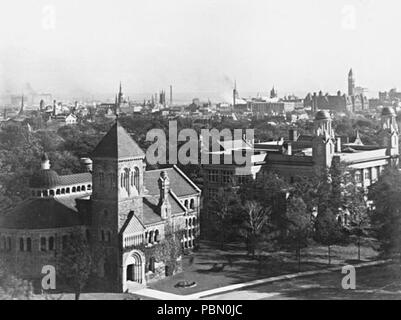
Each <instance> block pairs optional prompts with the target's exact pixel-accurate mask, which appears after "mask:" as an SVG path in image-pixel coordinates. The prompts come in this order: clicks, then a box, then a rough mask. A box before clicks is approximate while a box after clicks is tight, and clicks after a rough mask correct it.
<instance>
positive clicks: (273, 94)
mask: <svg viewBox="0 0 401 320" xmlns="http://www.w3.org/2000/svg"><path fill="white" fill-rule="evenodd" d="M274 98H277V91H276V89H274V86H273V88H272V89H271V90H270V99H274Z"/></svg>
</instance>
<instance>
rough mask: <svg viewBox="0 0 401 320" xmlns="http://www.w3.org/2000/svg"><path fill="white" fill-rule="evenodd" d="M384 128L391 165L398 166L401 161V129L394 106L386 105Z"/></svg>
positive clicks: (382, 115)
mask: <svg viewBox="0 0 401 320" xmlns="http://www.w3.org/2000/svg"><path fill="white" fill-rule="evenodd" d="M381 125H382V130H383V131H384V132H385V135H384V141H383V143H384V146H386V148H387V151H386V153H387V155H388V156H390V159H391V165H392V166H398V163H399V154H400V152H399V145H398V141H399V137H398V135H399V131H398V124H397V119H396V114H395V112H394V109H393V108H392V107H384V108H383V110H382V114H381Z"/></svg>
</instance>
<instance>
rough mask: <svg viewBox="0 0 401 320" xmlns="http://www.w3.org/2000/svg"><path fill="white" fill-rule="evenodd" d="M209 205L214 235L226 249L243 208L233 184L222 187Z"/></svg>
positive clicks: (222, 247)
mask: <svg viewBox="0 0 401 320" xmlns="http://www.w3.org/2000/svg"><path fill="white" fill-rule="evenodd" d="M208 206H209V208H208V213H209V222H211V225H212V228H213V231H214V236H215V237H216V238H217V240H218V241H219V243H220V247H221V249H224V246H225V244H226V242H227V240H228V238H229V236H230V235H231V234H233V231H234V229H235V228H234V226H235V225H236V224H237V221H238V219H239V212H240V209H241V208H240V203H239V201H238V196H237V194H236V192H235V190H234V188H232V187H231V186H228V187H226V188H220V189H219V190H218V192H217V194H216V195H215V197H214V198H213V199H212V200H211V201H209V204H208Z"/></svg>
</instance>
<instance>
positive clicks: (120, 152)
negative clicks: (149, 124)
mask: <svg viewBox="0 0 401 320" xmlns="http://www.w3.org/2000/svg"><path fill="white" fill-rule="evenodd" d="M91 157H92V158H113V159H119V158H144V157H145V153H144V152H143V150H142V149H141V148H140V147H139V145H138V144H137V143H136V142H135V141H134V140H133V139H132V138H131V137H130V135H129V134H128V132H127V131H125V129H124V128H123V127H122V126H121V125H120V124H119V123H118V122H116V123H115V124H114V125H113V126H112V127H111V129H110V130H109V132H107V134H106V135H105V136H104V137H103V139H102V140H101V141H100V142H99V144H98V145H97V146H96V148H95V150H93V152H92V154H91Z"/></svg>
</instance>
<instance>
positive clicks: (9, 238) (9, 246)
mask: <svg viewBox="0 0 401 320" xmlns="http://www.w3.org/2000/svg"><path fill="white" fill-rule="evenodd" d="M11 249H12V246H11V237H7V251H11Z"/></svg>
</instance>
